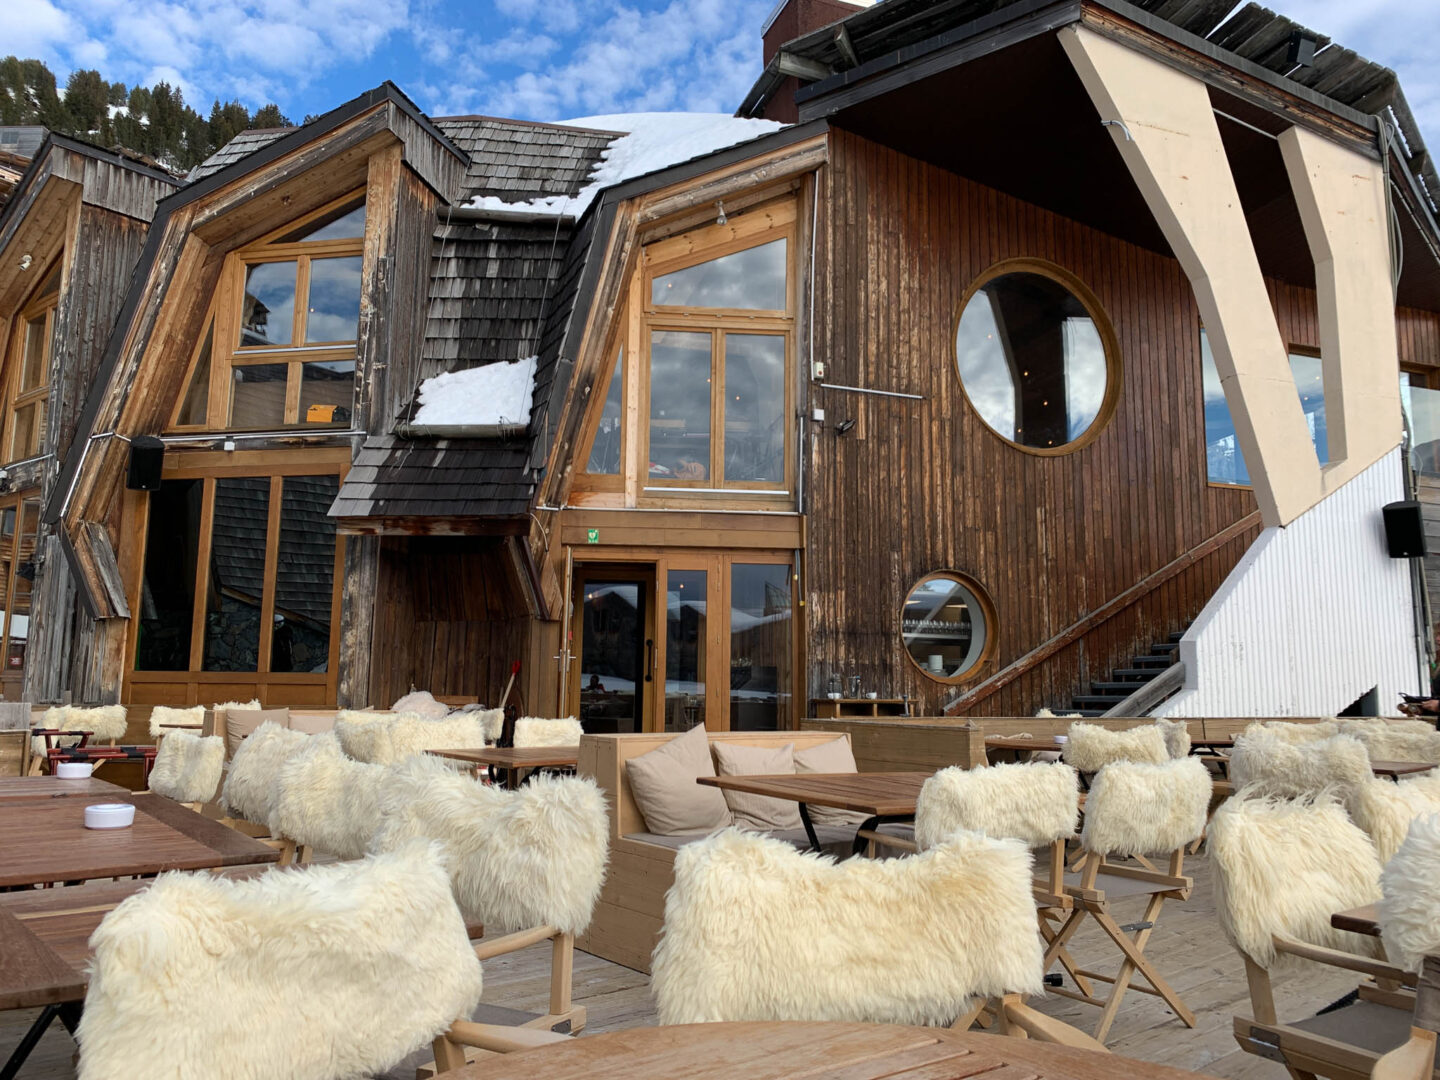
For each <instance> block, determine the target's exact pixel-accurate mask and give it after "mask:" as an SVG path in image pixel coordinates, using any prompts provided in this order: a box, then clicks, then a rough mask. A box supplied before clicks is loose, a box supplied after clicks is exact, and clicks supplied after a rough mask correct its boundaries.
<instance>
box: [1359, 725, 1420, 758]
mask: <svg viewBox="0 0 1440 1080" xmlns="http://www.w3.org/2000/svg"><path fill="white" fill-rule="evenodd" d="M1355 738H1357V739H1359V740H1360V741H1361V742H1362V743H1363V744H1364V745H1365V751H1366V753H1368V754H1369V755H1370V758H1371V760H1372V761H1428V762H1430V763H1431V764H1432V765H1440V731H1430V732H1422V731H1389V730H1384V729H1380V728H1377V727H1375V726H1373V725H1367V726H1365V727H1361V728H1357V729H1355Z"/></svg>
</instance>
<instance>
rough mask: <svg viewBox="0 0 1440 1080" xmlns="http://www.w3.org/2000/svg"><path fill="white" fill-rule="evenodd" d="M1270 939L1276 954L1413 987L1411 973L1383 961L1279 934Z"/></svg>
mask: <svg viewBox="0 0 1440 1080" xmlns="http://www.w3.org/2000/svg"><path fill="white" fill-rule="evenodd" d="M1271 939H1272V940H1273V941H1274V943H1275V951H1276V952H1282V953H1288V954H1289V955H1291V956H1298V957H1300V958H1301V959H1302V960H1314V961H1315V962H1316V963H1320V964H1329V965H1330V966H1331V967H1338V968H1344V969H1346V970H1347V971H1358V972H1360V974H1362V975H1370V976H1373V977H1374V978H1377V979H1393V980H1394V981H1395V982H1398V983H1403V984H1404V985H1406V986H1414V985H1415V973H1414V972H1413V971H1404V970H1402V969H1400V968H1398V967H1395V966H1394V965H1393V964H1387V963H1385V961H1383V960H1372V959H1370V958H1369V957H1365V956H1356V955H1355V954H1354V953H1347V952H1341V951H1340V950H1339V949H1327V948H1326V947H1325V946H1323V945H1310V944H1308V943H1306V942H1304V941H1297V940H1295V939H1294V938H1290V937H1285V936H1283V935H1281V934H1274V935H1272V938H1271Z"/></svg>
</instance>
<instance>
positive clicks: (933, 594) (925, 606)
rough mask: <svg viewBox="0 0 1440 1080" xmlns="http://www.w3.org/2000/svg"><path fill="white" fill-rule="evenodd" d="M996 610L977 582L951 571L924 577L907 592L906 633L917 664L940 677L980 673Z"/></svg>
mask: <svg viewBox="0 0 1440 1080" xmlns="http://www.w3.org/2000/svg"><path fill="white" fill-rule="evenodd" d="M993 626H994V616H993V615H992V613H991V607H990V601H989V599H988V598H987V597H986V596H985V595H984V593H983V592H982V590H981V589H980V587H979V586H978V585H976V584H975V583H974V582H972V581H970V580H969V579H968V578H965V577H962V576H961V575H959V574H952V573H948V572H943V573H938V574H930V575H929V576H928V577H924V578H922V579H921V580H920V582H919V584H917V585H916V586H915V587H914V588H913V589H911V590H910V595H909V596H907V597H906V598H905V609H904V611H902V612H901V613H900V636H901V639H902V640H903V641H904V643H905V651H906V652H907V653H909V655H910V659H911V660H912V661H914V663H915V666H916V667H918V668H919V669H920V670H921V671H922V672H924V673H925V674H926V675H928V676H929V677H930V678H932V679H936V680H938V681H940V682H959V681H960V680H962V679H964V678H965V677H966V676H967V675H971V674H974V673H975V672H976V671H977V670H978V668H979V665H980V662H981V661H982V660H984V659H985V658H986V656H987V655H988V653H989V650H990V641H991V634H992V630H993Z"/></svg>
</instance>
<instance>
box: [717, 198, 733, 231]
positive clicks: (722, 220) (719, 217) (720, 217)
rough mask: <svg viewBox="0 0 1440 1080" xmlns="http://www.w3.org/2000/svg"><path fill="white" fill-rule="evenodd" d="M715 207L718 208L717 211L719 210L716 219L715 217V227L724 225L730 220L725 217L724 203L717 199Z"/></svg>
mask: <svg viewBox="0 0 1440 1080" xmlns="http://www.w3.org/2000/svg"><path fill="white" fill-rule="evenodd" d="M715 205H716V206H717V207H718V208H719V210H720V213H719V214H717V215H716V217H715V224H716V225H724V224H725V223H726V222H727V221H729V220H730V219H729V218H728V217H726V216H725V203H724V202H723V201H721V200H718V199H717V200H716V201H715Z"/></svg>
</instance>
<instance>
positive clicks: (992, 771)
mask: <svg viewBox="0 0 1440 1080" xmlns="http://www.w3.org/2000/svg"><path fill="white" fill-rule="evenodd" d="M1079 818H1080V778H1079V776H1078V775H1077V774H1076V772H1075V770H1074V769H1072V768H1071V767H1070V766H1069V765H1063V764H1061V763H1060V762H1058V761H1057V762H1054V763H1050V762H1040V763H1034V764H1023V765H994V766H991V767H990V768H980V769H962V768H960V767H959V766H952V767H950V768H948V769H941V770H940V771H939V772H938V773H936V774H935V775H934V776H932V777H930V779H928V780H926V781H925V785H924V786H923V787H922V788H921V789H920V798H919V800H918V801H917V802H916V804H915V843H916V845H917V846H918V847H919V848H920V850H921V851H928V850H929V849H930V848H933V847H939V846H940V845H941V844H942V843H944V842H945V841H946V840H947V839H949V838H950V836H951V835H953V834H954V833H956V832H958V831H960V830H962V829H964V830H968V831H970V832H978V833H984V834H985V835H986V836H993V837H996V838H998V839H1006V840H1020V841H1022V842H1023V843H1025V844H1026V845H1027V846H1029V847H1032V848H1037V847H1044V846H1045V845H1046V844H1050V843H1053V842H1054V841H1056V840H1059V839H1062V838H1063V837H1067V836H1073V835H1074V834H1075V828H1076V825H1077V824H1078V823H1079Z"/></svg>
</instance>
